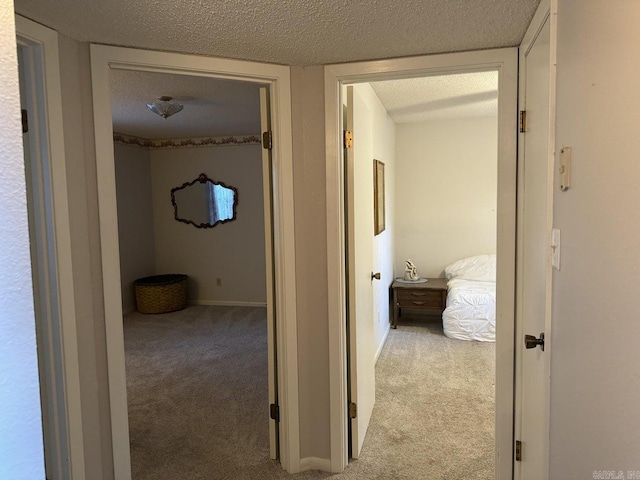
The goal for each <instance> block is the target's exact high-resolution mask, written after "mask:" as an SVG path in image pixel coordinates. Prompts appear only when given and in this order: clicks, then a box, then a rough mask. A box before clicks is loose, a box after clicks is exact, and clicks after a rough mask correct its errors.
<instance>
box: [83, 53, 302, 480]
mask: <svg viewBox="0 0 640 480" xmlns="http://www.w3.org/2000/svg"><path fill="white" fill-rule="evenodd" d="M111 68H117V69H125V70H143V71H151V72H166V73H174V74H176V73H177V74H185V75H196V76H205V77H218V78H226V79H237V80H242V81H249V82H255V83H261V84H268V85H269V86H270V89H271V91H270V93H271V113H272V120H273V122H272V128H273V137H274V140H273V163H274V219H273V221H274V252H275V255H274V256H275V258H274V260H275V262H274V265H275V290H276V312H277V318H276V325H277V332H276V335H277V356H278V365H277V368H278V398H279V400H280V412H281V414H280V462H281V464H282V466H283V468H284V469H285V470H287V471H288V472H290V473H295V472H298V471H299V469H300V441H299V437H300V432H299V418H298V367H297V365H298V355H297V325H296V282H295V243H294V215H293V214H294V211H293V159H292V136H291V87H290V71H289V70H290V69H289V67H285V66H281V65H269V64H262V63H255V62H245V61H238V60H228V59H220V58H211V57H202V56H196V55H186V54H178V53H165V52H155V51H148V50H138V49H130V48H120V47H111V46H105V45H91V73H92V85H93V109H94V122H95V125H94V128H95V137H96V162H97V173H98V179H99V181H98V205H99V210H100V236H101V245H102V276H103V290H104V302H105V323H106V338H107V357H108V358H107V366H108V372H109V395H110V406H111V429H112V435H113V456H114V471H115V477H116V478H117V479H118V480H129V479H131V467H130V463H131V460H130V453H129V422H128V417H127V391H126V379H125V364H124V339H123V328H122V302H121V298H120V297H121V291H120V267H119V265H120V262H119V251H118V250H119V249H118V224H117V212H116V193H115V172H114V164H113V127H112V121H111V102H110V95H111V90H110V87H109V71H110V69H111ZM267 414H268V412H267V411H266V409H265V415H267Z"/></svg>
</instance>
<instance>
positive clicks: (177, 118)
mask: <svg viewBox="0 0 640 480" xmlns="http://www.w3.org/2000/svg"><path fill="white" fill-rule="evenodd" d="M370 85H371V87H372V88H373V89H374V91H375V92H376V94H377V95H378V98H380V101H381V102H382V104H383V105H384V106H385V108H386V109H387V111H388V112H389V115H390V116H391V118H392V119H393V121H394V122H395V123H396V124H400V123H412V122H422V121H427V120H437V119H438V120H439V119H448V118H459V117H481V116H491V115H496V114H497V89H498V74H497V73H496V72H483V73H467V74H457V75H443V76H436V77H425V78H410V79H402V80H390V81H384V82H374V83H371V84H370ZM162 95H168V96H171V97H173V98H174V101H177V102H178V103H181V104H182V105H184V109H183V110H182V111H181V112H179V113H177V114H176V115H174V116H172V117H169V118H167V119H164V118H162V117H160V116H158V115H156V114H155V113H152V112H150V111H149V110H148V109H147V107H146V104H147V103H150V102H152V101H154V100H155V98H156V97H159V96H162ZM111 111H112V118H113V129H114V131H115V132H117V133H124V134H127V135H133V136H136V137H141V138H147V139H166V138H186V137H208V136H226V135H246V134H257V133H259V132H260V96H259V86H258V85H256V84H251V83H247V82H240V81H236V80H220V79H214V78H204V77H193V76H185V75H173V74H167V73H151V72H135V71H128V70H112V72H111Z"/></svg>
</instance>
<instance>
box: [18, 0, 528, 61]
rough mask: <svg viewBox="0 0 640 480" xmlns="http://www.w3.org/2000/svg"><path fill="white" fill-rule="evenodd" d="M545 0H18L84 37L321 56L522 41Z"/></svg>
mask: <svg viewBox="0 0 640 480" xmlns="http://www.w3.org/2000/svg"><path fill="white" fill-rule="evenodd" d="M538 3H539V0H510V1H508V2H506V1H505V0H447V1H443V0H403V1H398V0H350V1H346V0H316V1H311V0H310V1H305V2H300V1H292V0H285V1H282V0H220V1H215V2H214V1H211V0H208V1H207V0H185V1H181V2H175V1H173V0H138V1H135V2H131V1H129V0H109V1H103V2H97V1H95V2H94V1H92V2H85V1H82V0H56V1H55V2H54V1H51V0H50V1H44V0H16V1H15V8H16V12H17V13H19V14H21V15H24V16H26V17H28V18H31V19H33V20H36V21H38V22H40V23H43V24H45V25H47V26H49V27H51V28H54V29H56V30H58V31H59V32H60V33H63V34H65V35H67V36H69V37H71V38H74V39H76V40H79V41H84V42H94V43H106V44H113V45H122V46H132V47H140V48H149V49H154V50H167V51H177V52H186V53H195V54H201V55H209V56H218V57H228V58H238V59H246V60H254V61H261V62H268V63H279V64H285V65H296V66H306V65H317V64H329V63H340V62H350V61H356V60H369V59H378V58H391V57H401V56H409V55H420V54H427V53H442V52H454V51H464V50H478V49H485V48H496V47H509V46H516V45H518V44H519V43H520V41H521V40H522V37H523V35H524V32H525V30H526V27H527V25H528V24H529V21H530V20H531V18H532V17H533V14H534V12H535V9H536V7H537V5H538Z"/></svg>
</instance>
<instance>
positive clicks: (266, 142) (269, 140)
mask: <svg viewBox="0 0 640 480" xmlns="http://www.w3.org/2000/svg"><path fill="white" fill-rule="evenodd" d="M262 148H264V149H265V150H271V149H272V148H273V135H272V134H271V130H269V131H268V132H264V133H263V134H262Z"/></svg>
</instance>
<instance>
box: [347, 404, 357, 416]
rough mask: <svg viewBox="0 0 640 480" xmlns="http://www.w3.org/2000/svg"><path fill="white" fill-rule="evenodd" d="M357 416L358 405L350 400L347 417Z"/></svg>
mask: <svg viewBox="0 0 640 480" xmlns="http://www.w3.org/2000/svg"><path fill="white" fill-rule="evenodd" d="M357 416H358V405H356V404H355V403H353V402H351V403H350V404H349V418H357Z"/></svg>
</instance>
